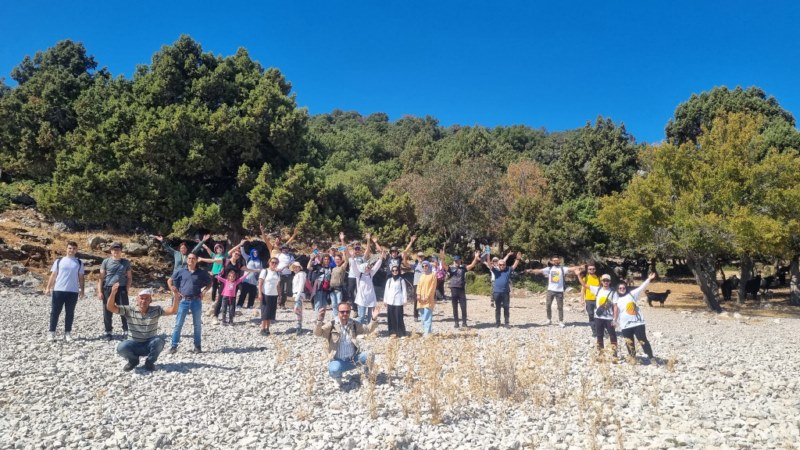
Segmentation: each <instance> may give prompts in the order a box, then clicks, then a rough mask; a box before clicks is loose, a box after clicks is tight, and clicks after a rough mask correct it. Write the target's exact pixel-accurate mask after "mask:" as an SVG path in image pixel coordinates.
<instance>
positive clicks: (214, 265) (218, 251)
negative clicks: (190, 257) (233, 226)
mask: <svg viewBox="0 0 800 450" xmlns="http://www.w3.org/2000/svg"><path fill="white" fill-rule="evenodd" d="M203 248H204V249H205V251H206V252H208V254H209V255H210V256H211V257H210V258H197V261H199V262H201V263H203V262H204V263H211V278H212V279H213V281H212V284H211V302H212V303H214V304H215V305H216V303H217V300H218V298H219V297H222V294H221V291H222V286H223V285H224V283H223V282H221V281H219V280H217V275H220V276H222V277H223V278H222V279H223V280H224V279H225V275H224V274H223V269H224V268H225V260H226V259H228V252H227V251H225V244H223V243H222V242H217V243H216V244H214V250H213V251H212V250H211V249H210V248H209V247H208V246H207V245H206V243H205V242H203ZM217 294H219V297H218V296H217Z"/></svg>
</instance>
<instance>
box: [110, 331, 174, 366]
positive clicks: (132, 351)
mask: <svg viewBox="0 0 800 450" xmlns="http://www.w3.org/2000/svg"><path fill="white" fill-rule="evenodd" d="M162 350H164V338H163V337H161V336H153V337H151V338H150V339H148V340H146V341H145V342H137V341H134V340H133V339H128V340H125V341H122V342H120V343H119V345H117V354H119V356H122V357H123V358H125V359H127V360H128V361H129V362H131V363H132V364H134V365H136V364H139V357H141V356H146V357H147V361H149V362H151V363H153V364H155V362H156V360H158V355H160V354H161V351H162Z"/></svg>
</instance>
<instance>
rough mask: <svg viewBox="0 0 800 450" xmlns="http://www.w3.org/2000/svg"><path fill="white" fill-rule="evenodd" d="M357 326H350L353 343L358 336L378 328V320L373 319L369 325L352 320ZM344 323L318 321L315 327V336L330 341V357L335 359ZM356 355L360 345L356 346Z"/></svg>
mask: <svg viewBox="0 0 800 450" xmlns="http://www.w3.org/2000/svg"><path fill="white" fill-rule="evenodd" d="M350 321H351V322H352V323H353V324H354V325H355V326H353V327H350V338H351V340H352V341H353V345H355V342H356V336H358V335H361V334H370V333H372V332H373V331H375V329H376V328H378V322H377V321H375V320H373V321H372V322H370V324H369V325H368V326H364V325H362V324H361V322H357V321H354V320H350ZM341 330H342V325H341V324H339V322H336V321H334V320H332V321H330V322H317V326H316V327H314V336H322V337H324V338H325V340H326V341H327V343H328V349H327V350H328V353H327V355H328V359H333V357H334V356H335V355H336V349H337V348H338V347H339V335H340V334H341ZM355 354H356V355H357V354H358V346H356V353H355Z"/></svg>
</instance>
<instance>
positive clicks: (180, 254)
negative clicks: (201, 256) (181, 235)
mask: <svg viewBox="0 0 800 450" xmlns="http://www.w3.org/2000/svg"><path fill="white" fill-rule="evenodd" d="M210 238H211V235H210V234H206V235H205V236H203V240H202V241H200V242H198V243H197V245H195V246H194V248H193V249H192V253H193V254H195V255H196V254H197V252H199V251H200V250H201V249H202V248H203V245H205V243H206V241H207V240H209V239H210ZM156 240H157V241H159V242H161V246H162V247H163V248H164V250H166V251H167V253H169V254H171V255H172V258H173V260H174V261H173V265H172V275H173V276H174V275H175V274H176V273H178V271H179V270H181V269H185V268H186V265H187V263H188V260H189V256H188V255H189V247H188V246H187V245H186V242H183V241H181V245H179V246H178V250H175V249H174V248H172V247H170V246H169V244H167V243H166V242H164V237H163V236H156Z"/></svg>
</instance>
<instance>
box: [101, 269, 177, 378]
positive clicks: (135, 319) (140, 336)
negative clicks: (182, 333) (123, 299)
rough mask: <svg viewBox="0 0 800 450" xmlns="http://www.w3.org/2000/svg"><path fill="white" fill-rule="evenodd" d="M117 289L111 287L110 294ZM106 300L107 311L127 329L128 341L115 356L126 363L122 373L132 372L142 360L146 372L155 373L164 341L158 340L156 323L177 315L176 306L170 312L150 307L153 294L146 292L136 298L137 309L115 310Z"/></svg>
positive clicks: (120, 344)
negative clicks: (121, 318)
mask: <svg viewBox="0 0 800 450" xmlns="http://www.w3.org/2000/svg"><path fill="white" fill-rule="evenodd" d="M118 288H119V283H114V285H113V286H112V287H111V289H112V292H115V291H116V290H117V289H118ZM111 298H112V297H109V301H108V303H106V309H107V310H108V311H109V312H111V313H113V314H119V315H120V316H122V317H124V318H127V320H128V324H129V325H130V330H131V338H130V339H126V340H124V341H122V342H120V343H119V345H117V354H118V355H120V356H122V357H123V358H125V359H126V360H128V363H127V364H125V367H123V368H122V370H124V371H126V372H127V371H130V370H133V368H134V367H136V366H138V365H139V359H140V358H141V357H145V360H144V368H145V369H147V370H148V371H151V372H152V371H154V370H156V361H157V360H158V356H159V355H160V354H161V351H162V350H164V343H165V341H164V338H163V337H162V336H157V335H156V333H158V319H160V318H161V316H171V315H173V314H175V313H176V312H177V311H178V302H175V301H173V302H172V306H170V307H169V308H166V309H164V308H162V307H160V306H150V303H151V302H152V301H153V292H152V291H151V290H150V289H145V290H142V291H140V292H139V295H138V296H137V297H136V307H135V308H134V307H131V306H127V305H121V306H117V304H116V303H114V302H113V301H111Z"/></svg>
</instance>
